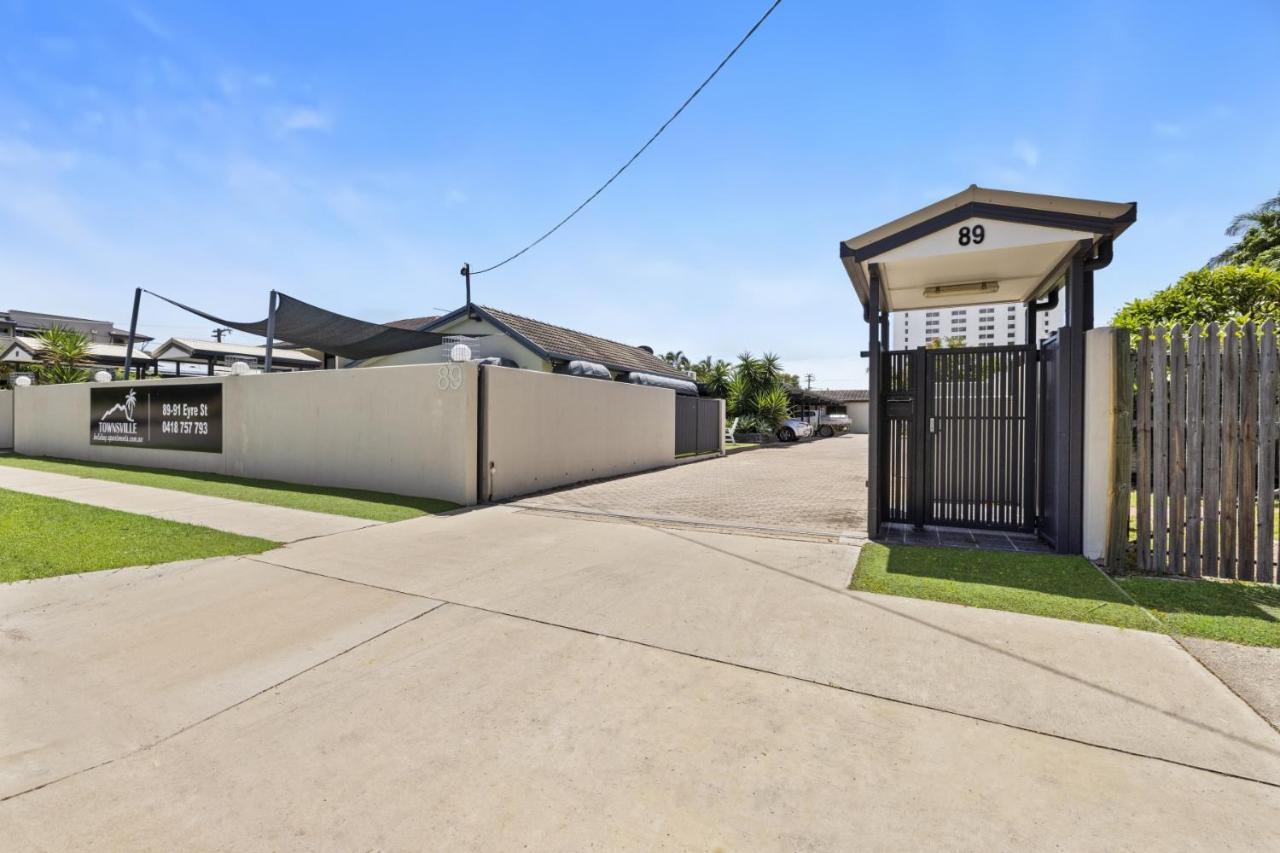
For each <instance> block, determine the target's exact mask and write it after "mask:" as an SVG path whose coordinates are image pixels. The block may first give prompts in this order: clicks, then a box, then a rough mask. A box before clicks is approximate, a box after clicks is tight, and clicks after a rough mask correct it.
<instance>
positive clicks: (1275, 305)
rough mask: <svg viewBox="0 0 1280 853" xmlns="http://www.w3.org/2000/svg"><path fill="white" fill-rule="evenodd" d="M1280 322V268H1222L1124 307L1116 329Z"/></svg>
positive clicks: (1186, 278) (1196, 272)
mask: <svg viewBox="0 0 1280 853" xmlns="http://www.w3.org/2000/svg"><path fill="white" fill-rule="evenodd" d="M1233 320H1234V321H1235V322H1237V323H1242V322H1245V321H1248V320H1253V321H1255V322H1263V321H1265V320H1277V321H1280V270H1273V269H1268V268H1266V267H1262V266H1244V267H1242V266H1221V267H1213V268H1206V269H1198V270H1192V271H1191V272H1189V273H1187V274H1186V275H1184V276H1183V277H1182V278H1180V279H1178V280H1177V281H1176V282H1175V283H1173V284H1171V285H1170V286H1168V287H1166V288H1165V289H1164V290H1159V291H1156V292H1155V293H1153V294H1152V295H1151V296H1148V297H1145V298H1143V299H1134V300H1132V301H1131V302H1128V303H1126V304H1125V305H1124V307H1122V308H1121V309H1120V310H1119V311H1118V312H1116V315H1115V317H1114V318H1112V320H1111V325H1113V326H1117V327H1119V328H1124V329H1130V330H1132V331H1137V330H1138V329H1141V328H1143V327H1150V326H1157V325H1166V326H1167V325H1172V324H1174V323H1181V324H1183V325H1190V324H1192V323H1212V322H1218V323H1227V322H1231V321H1233Z"/></svg>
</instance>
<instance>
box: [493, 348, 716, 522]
mask: <svg viewBox="0 0 1280 853" xmlns="http://www.w3.org/2000/svg"><path fill="white" fill-rule="evenodd" d="M484 375H485V392H484V398H485V403H486V405H485V414H484V432H485V440H484V447H485V453H486V456H487V465H486V471H487V478H486V479H487V481H488V482H487V483H482V484H481V494H482V495H488V496H489V497H491V498H493V499H494V500H500V499H502V498H508V497H512V496H514V495H522V494H528V493H530V492H536V491H541V490H543V489H549V488H554V487H555V486H562V485H566V484H569V483H577V482H581V481H583V480H594V479H598V478H601V477H611V476H616V475H618V474H629V473H632V472H635V471H645V470H649V469H651V468H660V467H663V466H665V465H671V464H672V463H673V462H675V441H676V434H675V423H676V412H675V406H676V404H675V392H674V391H670V390H667V389H665V388H650V387H646V386H642V385H631V384H629V383H625V382H608V381H605V380H601V379H586V378H582V377H577V376H565V375H562V374H555V373H535V372H533V371H528V370H512V369H508V368H501V367H487V368H485V374H484ZM722 419H723V410H722ZM720 431H721V432H722V433H723V432H724V429H723V426H722V427H721V430H720Z"/></svg>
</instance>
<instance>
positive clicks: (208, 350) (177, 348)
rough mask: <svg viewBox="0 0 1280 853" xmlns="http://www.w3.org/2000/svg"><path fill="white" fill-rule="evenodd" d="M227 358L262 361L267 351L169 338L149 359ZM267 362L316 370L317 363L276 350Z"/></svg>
mask: <svg viewBox="0 0 1280 853" xmlns="http://www.w3.org/2000/svg"><path fill="white" fill-rule="evenodd" d="M228 356H230V357H231V358H233V359H235V358H251V359H255V360H257V361H262V360H264V359H265V358H266V356H267V348H266V347H261V346H253V345H251V344H233V343H219V342H218V341H201V340H194V339H192V338H169V340H167V341H165V342H164V343H162V344H160V346H158V347H155V348H154V349H153V350H152V351H151V355H150V356H149V357H150V358H154V359H156V360H163V361H197V362H203V361H208V360H209V359H211V358H212V359H214V360H215V361H218V360H221V359H225V358H227V357H228ZM271 360H272V361H273V362H274V363H276V364H280V365H283V366H286V367H319V366H320V359H318V358H316V357H315V356H313V355H309V354H307V353H305V352H300V351H298V350H294V349H283V348H280V347H276V348H275V350H274V351H273V352H272V355H271Z"/></svg>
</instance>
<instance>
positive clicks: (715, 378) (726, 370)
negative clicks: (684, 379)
mask: <svg viewBox="0 0 1280 853" xmlns="http://www.w3.org/2000/svg"><path fill="white" fill-rule="evenodd" d="M699 379H700V380H701V382H702V384H703V385H705V386H707V394H709V395H710V396H712V397H721V398H724V399H726V400H727V399H728V397H729V387H730V385H731V384H732V383H733V368H731V367H730V366H729V363H728V362H727V361H716V362H715V364H712V365H711V366H710V368H708V369H707V370H705V371H704V372H703V373H702V375H701V376H700V377H699Z"/></svg>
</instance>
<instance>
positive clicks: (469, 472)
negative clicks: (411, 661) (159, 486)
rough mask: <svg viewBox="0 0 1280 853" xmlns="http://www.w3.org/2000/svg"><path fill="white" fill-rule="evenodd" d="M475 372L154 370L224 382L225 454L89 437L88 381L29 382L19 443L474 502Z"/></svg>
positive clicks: (65, 452)
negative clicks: (219, 373) (208, 374)
mask: <svg viewBox="0 0 1280 853" xmlns="http://www.w3.org/2000/svg"><path fill="white" fill-rule="evenodd" d="M476 380H477V369H476V366H475V365H473V364H461V365H457V364H454V365H421V366H407V367H385V368H377V369H369V370H323V371H321V370H317V371H307V372H299V373H278V374H270V375H265V376H260V375H254V376H229V377H213V378H202V379H198V378H195V377H187V378H183V379H172V380H156V384H161V385H162V384H179V383H180V384H193V383H205V382H213V383H220V384H222V386H223V388H222V406H223V412H222V432H223V444H222V452H221V453H195V452H191V451H185V450H158V449H140V448H130V447H125V446H96V445H91V444H89V390H90V387H91V386H90V385H87V384H79V385H55V386H45V387H36V386H32V387H28V388H20V389H18V390H17V392H16V398H15V406H14V427H15V442H14V446H15V450H16V451H17V452H19V453H23V454H27V455H30V456H59V457H63V458H67V459H86V460H91V461H97V462H110V463H116V464H121V465H138V466H144V467H150V468H173V469H177V470H183V471H208V472H214V473H219V474H227V475H231V476H237V477H260V478H264V479H271V480H283V481H285V482H292V483H305V484H310V485H320V486H338V487H345V488H356V489H369V490H373V491H381V492H391V493H393V494H403V495H415V496H422V497H435V498H442V499H444V500H449V501H454V502H456V503H461V504H471V503H474V502H475V498H476V462H475V460H476V452H477V448H476V443H477V429H476V415H477V413H478V399H477V395H476ZM117 384H119V385H123V384H124V383H117ZM138 385H139V387H145V386H149V385H151V381H147V382H145V383H138Z"/></svg>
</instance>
